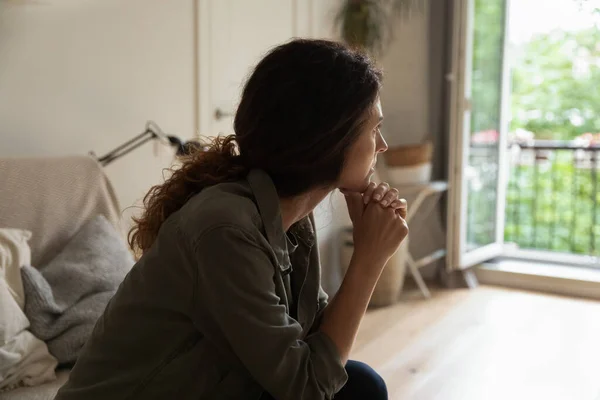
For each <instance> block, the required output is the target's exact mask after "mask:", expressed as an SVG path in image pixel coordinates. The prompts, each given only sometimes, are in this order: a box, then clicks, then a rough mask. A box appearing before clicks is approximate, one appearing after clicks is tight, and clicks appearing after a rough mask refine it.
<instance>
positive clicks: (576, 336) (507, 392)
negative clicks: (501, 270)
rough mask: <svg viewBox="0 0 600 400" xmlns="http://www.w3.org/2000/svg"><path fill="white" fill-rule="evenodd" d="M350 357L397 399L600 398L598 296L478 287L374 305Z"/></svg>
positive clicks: (407, 297) (599, 320)
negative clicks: (374, 373) (583, 297)
mask: <svg viewBox="0 0 600 400" xmlns="http://www.w3.org/2000/svg"><path fill="white" fill-rule="evenodd" d="M352 358H354V359H357V360H361V361H364V362H367V363H369V364H370V365H371V366H373V368H375V369H376V370H377V371H378V372H379V373H380V374H381V375H382V376H383V377H384V378H385V380H386V382H387V385H388V389H389V393H390V399H393V400H395V399H402V400H405V399H410V400H433V399H436V400H437V399H440V400H494V399H502V400H520V399H523V400H525V399H526V400H600V302H595V301H588V300H581V299H572V298H566V297H557V296H551V295H544V294H538V293H529V292H521V291H516V290H509V289H501V288H492V287H480V288H478V289H475V290H452V291H450V290H442V289H439V290H437V291H435V292H434V295H433V298H432V299H430V300H423V299H421V298H420V297H419V296H418V293H414V292H412V291H411V292H410V293H408V294H407V295H406V299H405V300H404V301H403V302H401V303H399V304H398V305H395V306H392V307H388V308H383V309H377V310H373V311H369V312H368V314H367V315H366V317H365V319H364V320H363V323H362V326H361V330H360V333H359V337H358V340H357V343H356V345H355V347H354V351H353V356H352Z"/></svg>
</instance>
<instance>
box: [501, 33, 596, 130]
mask: <svg viewBox="0 0 600 400" xmlns="http://www.w3.org/2000/svg"><path fill="white" fill-rule="evenodd" d="M514 50H516V51H515V53H516V54H517V57H516V59H515V60H514V64H513V72H512V73H513V75H512V76H513V79H512V96H511V103H512V105H511V106H512V122H511V129H512V130H514V129H516V128H523V129H526V130H528V131H531V132H534V133H535V136H536V138H539V139H562V140H568V139H572V138H574V137H576V136H578V135H581V134H582V133H586V132H600V113H598V110H599V109H600V29H597V28H595V27H593V28H588V29H584V30H581V31H578V32H566V31H560V30H556V31H553V32H551V33H550V34H547V35H537V36H535V37H534V38H533V39H532V40H531V41H530V42H528V43H526V44H525V45H524V46H522V47H521V48H519V49H514Z"/></svg>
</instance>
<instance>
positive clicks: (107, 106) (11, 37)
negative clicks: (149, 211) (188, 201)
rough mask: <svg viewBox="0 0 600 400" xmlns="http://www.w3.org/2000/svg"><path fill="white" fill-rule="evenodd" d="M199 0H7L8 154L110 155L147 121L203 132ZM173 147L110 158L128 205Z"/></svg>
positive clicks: (3, 130) (1, 93) (3, 106)
mask: <svg viewBox="0 0 600 400" xmlns="http://www.w3.org/2000/svg"><path fill="white" fill-rule="evenodd" d="M193 60H194V36H193V0H170V1H164V0H127V1H124V0H102V1H86V0H38V1H31V0H13V1H8V2H7V1H0V138H1V140H0V157H6V156H43V155H50V156H53V155H65V154H87V153H88V152H89V151H94V152H95V153H96V154H97V155H102V154H104V153H106V152H107V151H109V150H111V149H112V148H114V147H116V146H118V145H120V144H121V143H122V142H124V141H126V140H128V139H130V138H131V137H133V136H134V135H136V134H138V133H140V132H142V131H143V129H144V125H145V123H146V121H147V120H154V121H156V122H157V123H158V124H159V125H160V126H161V127H162V128H163V129H164V130H165V131H168V132H171V133H174V134H176V135H179V136H181V137H183V138H189V137H192V135H193V134H194V112H195V110H194V102H193V96H194V82H195V81H194V70H193V68H194V62H193ZM171 160H172V152H171V150H170V149H169V148H167V147H163V146H160V145H158V146H157V145H152V144H146V145H145V146H144V147H143V148H140V149H137V150H135V151H134V152H132V153H130V154H129V155H127V156H125V158H122V159H120V160H117V161H115V162H114V163H113V164H111V165H109V166H108V167H107V173H108V175H109V177H110V179H111V181H112V182H113V184H114V186H115V189H116V191H117V193H118V197H119V199H120V202H121V206H122V207H123V208H125V207H127V206H129V205H131V204H133V203H134V202H135V201H136V200H137V199H139V198H140V197H141V196H143V194H144V193H145V192H146V191H147V189H148V188H149V186H151V185H152V184H154V183H157V182H159V181H160V178H161V173H162V172H161V170H162V168H163V167H165V166H168V165H169V164H170V162H171Z"/></svg>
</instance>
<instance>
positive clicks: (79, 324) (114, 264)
mask: <svg viewBox="0 0 600 400" xmlns="http://www.w3.org/2000/svg"><path fill="white" fill-rule="evenodd" d="M132 265H133V257H132V255H131V253H130V252H129V251H128V249H127V246H126V244H125V242H124V240H123V239H122V238H121V236H120V235H119V233H118V232H117V231H116V230H115V229H114V228H113V226H112V225H111V224H110V223H109V222H108V221H107V220H106V218H104V217H102V216H100V217H97V218H95V219H92V220H91V221H89V222H88V223H87V224H85V225H84V226H83V228H82V229H81V230H80V231H79V232H78V233H77V234H76V235H75V236H74V237H73V238H72V239H71V241H70V242H69V243H68V244H67V246H66V247H65V248H64V249H63V250H62V251H61V252H60V253H59V254H58V256H56V258H54V259H53V260H52V261H51V262H50V263H49V264H48V265H46V266H44V267H42V268H40V269H39V270H37V269H35V268H33V267H31V266H24V267H23V268H21V274H22V278H23V286H24V288H25V314H26V315H27V317H28V318H29V320H30V322H31V332H33V334H34V335H36V336H37V337H39V338H40V339H42V340H44V341H45V342H46V343H47V344H48V349H49V350H50V353H52V354H53V355H54V356H55V357H56V358H57V359H58V361H59V363H60V364H73V363H74V362H75V361H76V360H77V356H78V355H79V352H80V350H81V348H82V347H83V345H84V344H85V342H86V340H87V338H88V337H89V335H90V334H91V332H92V329H93V328H94V325H95V323H96V321H97V320H98V318H99V317H100V316H101V315H102V313H103V312H104V309H105V308H106V305H107V304H108V301H109V300H110V299H111V297H112V296H113V295H114V293H115V292H116V290H117V288H118V286H119V284H120V283H121V282H122V281H123V279H124V278H125V275H126V274H127V272H129V270H130V269H131V266H132Z"/></svg>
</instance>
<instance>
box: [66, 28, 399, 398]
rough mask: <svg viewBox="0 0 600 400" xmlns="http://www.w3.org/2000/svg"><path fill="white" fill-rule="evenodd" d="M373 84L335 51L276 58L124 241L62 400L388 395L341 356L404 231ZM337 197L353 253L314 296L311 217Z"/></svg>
mask: <svg viewBox="0 0 600 400" xmlns="http://www.w3.org/2000/svg"><path fill="white" fill-rule="evenodd" d="M381 80H382V74H381V72H380V71H379V70H378V69H377V68H376V67H375V66H374V64H373V63H372V61H371V60H369V58H368V57H367V56H365V55H363V54H361V53H359V52H355V51H353V50H350V49H348V48H346V47H345V46H344V45H342V44H339V43H335V42H330V41H324V40H304V39H297V40H293V41H290V42H288V43H285V44H282V45H280V46H278V47H276V48H274V49H273V50H271V51H270V52H269V53H268V54H267V55H266V56H265V57H264V58H263V59H262V60H261V61H260V62H259V63H258V64H257V66H256V67H255V69H254V71H253V72H252V74H251V75H250V77H249V78H248V80H247V82H246V84H245V87H244V89H243V92H242V96H241V100H240V104H239V107H238V109H237V112H236V114H235V120H234V131H235V135H232V136H227V137H220V138H216V139H214V140H213V141H212V142H211V143H210V144H209V145H208V147H207V148H205V151H202V152H200V151H198V152H194V153H192V154H190V155H189V157H187V158H186V159H184V160H183V161H182V163H181V165H180V166H179V167H178V168H176V169H175V170H174V171H173V174H172V175H171V176H170V177H169V178H167V179H166V181H165V182H164V183H163V184H161V185H158V186H155V187H153V188H152V189H151V190H150V192H149V193H148V194H147V196H146V198H145V200H144V206H145V208H144V212H143V214H142V215H141V216H140V217H139V218H138V219H136V221H135V222H136V224H135V226H134V228H133V229H132V231H131V232H130V237H129V239H130V245H131V246H132V247H133V248H134V249H136V250H138V251H139V252H140V253H141V254H142V255H141V257H140V259H139V261H138V262H137V263H136V265H135V266H134V267H133V269H132V270H131V272H130V273H129V274H128V276H127V277H126V278H125V280H124V281H123V283H122V284H121V286H120V287H119V290H118V291H117V293H116V295H115V296H114V297H113V299H112V300H111V301H110V303H109V304H108V306H107V308H106V310H105V312H104V314H103V316H102V317H101V318H100V319H99V320H98V322H97V324H96V326H95V329H94V331H93V333H92V335H91V337H90V339H89V340H88V342H87V344H86V346H85V347H84V349H83V351H82V352H81V355H80V357H79V359H78V361H77V363H76V365H75V366H74V368H73V371H72V372H71V375H70V377H69V381H68V382H67V383H66V384H65V386H64V387H63V388H61V390H60V391H59V393H58V394H57V397H56V399H57V400H75V399H82V400H83V399H85V400H96V399H98V400H99V399H102V400H106V399H109V400H124V399H144V400H149V399H173V400H175V399H177V400H186V399H194V400H198V399H257V400H258V399H277V400H284V399H286V400H296V399H297V400H300V399H315V400H316V399H332V398H335V399H369V400H377V399H387V389H386V385H385V382H384V381H383V379H382V378H381V377H380V376H379V375H378V374H377V373H376V372H375V371H374V370H373V369H372V368H370V367H369V366H367V365H365V364H363V363H360V362H357V361H352V360H349V356H350V352H351V349H352V344H353V342H354V340H355V337H356V333H357V331H358V327H359V325H360V321H361V319H362V318H363V315H364V313H365V311H366V309H367V306H368V303H369V300H370V297H371V295H372V293H373V289H374V287H375V284H376V283H377V280H378V279H379V276H380V274H381V271H382V269H383V267H384V265H385V264H386V262H387V261H388V259H389V258H390V257H391V256H392V255H393V254H394V252H395V251H396V250H397V248H398V246H399V245H400V243H401V241H402V240H403V239H404V238H405V236H406V235H407V233H408V228H407V226H406V222H405V221H404V217H405V216H406V203H405V202H404V201H403V200H401V199H398V192H397V191H396V190H395V189H390V188H389V186H388V185H386V184H381V185H375V184H374V183H372V182H371V181H370V180H371V176H372V175H373V173H374V167H375V162H376V160H377V155H378V154H379V153H381V152H383V151H385V150H386V149H387V145H386V143H385V141H384V139H383V137H382V135H381V131H380V126H381V122H382V119H383V116H382V112H381V105H380V102H379V91H380V88H381ZM333 190H341V191H342V193H344V195H345V197H346V202H347V204H348V209H349V213H350V217H351V219H352V223H353V225H354V243H355V245H354V254H353V257H352V261H351V263H350V266H349V268H348V271H347V273H346V275H345V277H344V280H343V283H342V285H341V287H340V289H339V291H338V292H337V294H336V295H335V296H334V297H333V298H332V299H329V300H328V298H327V295H326V294H325V293H324V291H323V290H322V289H321V285H320V268H321V267H320V262H319V254H318V250H317V245H316V240H317V239H316V234H315V230H316V229H315V225H314V221H313V218H312V211H313V210H314V208H315V207H316V206H317V205H318V204H319V203H320V202H321V201H323V200H324V199H325V197H326V196H327V195H328V194H329V193H331V192H332V191H333Z"/></svg>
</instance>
